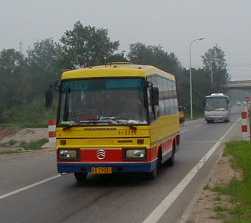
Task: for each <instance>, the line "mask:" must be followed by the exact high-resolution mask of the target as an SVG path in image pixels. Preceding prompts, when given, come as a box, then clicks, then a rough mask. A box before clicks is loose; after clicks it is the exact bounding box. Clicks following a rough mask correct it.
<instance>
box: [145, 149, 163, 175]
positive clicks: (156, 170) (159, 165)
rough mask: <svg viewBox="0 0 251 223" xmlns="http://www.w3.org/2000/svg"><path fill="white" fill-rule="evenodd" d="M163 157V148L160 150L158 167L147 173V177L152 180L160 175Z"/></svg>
mask: <svg viewBox="0 0 251 223" xmlns="http://www.w3.org/2000/svg"><path fill="white" fill-rule="evenodd" d="M161 158H162V154H161V150H159V154H158V158H157V165H156V168H155V169H154V170H152V171H151V172H149V173H147V174H146V176H147V178H149V179H151V180H154V179H155V178H156V177H157V176H158V174H159V170H160V167H161Z"/></svg>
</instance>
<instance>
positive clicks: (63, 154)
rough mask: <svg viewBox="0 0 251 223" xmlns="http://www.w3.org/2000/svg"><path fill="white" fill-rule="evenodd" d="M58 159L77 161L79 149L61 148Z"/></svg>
mask: <svg viewBox="0 0 251 223" xmlns="http://www.w3.org/2000/svg"><path fill="white" fill-rule="evenodd" d="M58 159H59V160H61V161H76V160H77V159H78V150H76V149H60V150H59V152H58Z"/></svg>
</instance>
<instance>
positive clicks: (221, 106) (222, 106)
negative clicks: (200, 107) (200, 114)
mask: <svg viewBox="0 0 251 223" xmlns="http://www.w3.org/2000/svg"><path fill="white" fill-rule="evenodd" d="M227 109H228V101H227V99H226V98H207V101H206V111H213V110H214V111H224V110H227Z"/></svg>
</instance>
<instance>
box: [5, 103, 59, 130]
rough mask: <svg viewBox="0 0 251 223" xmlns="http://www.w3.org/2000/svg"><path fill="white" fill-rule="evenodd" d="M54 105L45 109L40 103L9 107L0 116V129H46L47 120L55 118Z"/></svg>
mask: <svg viewBox="0 0 251 223" xmlns="http://www.w3.org/2000/svg"><path fill="white" fill-rule="evenodd" d="M56 110H57V108H56V105H53V107H52V108H50V109H46V108H45V106H44V105H43V103H42V102H39V101H35V102H32V103H31V104H27V105H19V106H15V107H11V108H10V109H8V110H7V111H5V112H4V114H2V116H3V117H4V118H3V119H2V120H1V123H0V126H1V127H5V128H6V127H8V128H46V127H48V120H49V119H55V118H56Z"/></svg>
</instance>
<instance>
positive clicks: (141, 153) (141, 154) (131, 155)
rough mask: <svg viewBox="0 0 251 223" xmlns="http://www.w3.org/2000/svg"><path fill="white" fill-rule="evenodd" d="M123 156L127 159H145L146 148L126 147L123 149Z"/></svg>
mask: <svg viewBox="0 0 251 223" xmlns="http://www.w3.org/2000/svg"><path fill="white" fill-rule="evenodd" d="M125 158H126V159H127V160H145V159H146V150H145V149H127V150H126V151H125Z"/></svg>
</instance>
